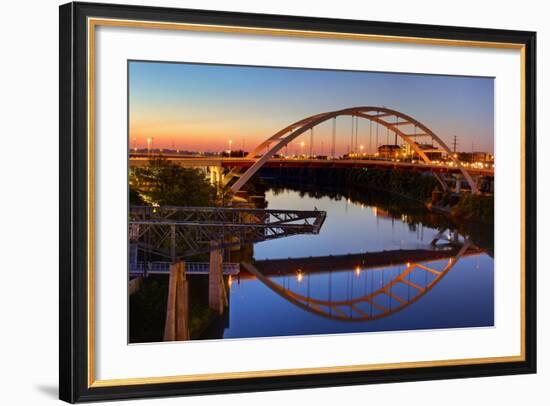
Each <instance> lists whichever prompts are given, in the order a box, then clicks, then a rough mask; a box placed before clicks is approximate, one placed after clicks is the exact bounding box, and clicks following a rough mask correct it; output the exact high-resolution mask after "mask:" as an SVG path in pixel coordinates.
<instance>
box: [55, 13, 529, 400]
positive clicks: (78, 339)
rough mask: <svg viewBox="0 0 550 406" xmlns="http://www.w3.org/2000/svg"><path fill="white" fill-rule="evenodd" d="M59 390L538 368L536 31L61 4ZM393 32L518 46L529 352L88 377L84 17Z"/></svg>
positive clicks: (93, 396) (218, 388)
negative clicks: (441, 361) (202, 377)
mask: <svg viewBox="0 0 550 406" xmlns="http://www.w3.org/2000/svg"><path fill="white" fill-rule="evenodd" d="M59 13H60V33H59V49H60V60H59V62H60V72H59V73H60V76H59V80H60V87H59V92H60V93H59V94H60V105H59V124H60V140H59V144H60V160H59V173H60V178H59V181H60V196H59V197H60V208H59V210H60V211H59V217H60V222H59V228H60V252H59V262H60V268H59V272H60V273H59V302H60V303H59V312H60V313H59V316H60V327H59V335H60V341H59V353H60V358H59V363H60V375H59V397H60V399H62V400H64V401H67V402H71V403H73V402H82V401H98V400H113V399H125V398H145V397H159V396H180V395H194V394H213V393H234V392H247V391H265V390H275V389H294V388H311V387H325V386H341V385H357V384H372V383H385V382H403V381H420V380H428V379H449V378H465V377H481V376H496V375H511V374H526V373H535V372H536V142H535V136H536V33H534V32H527V31H510V30H497V29H480V28H463V27H445V26H434V25H420V24H402V23H389V22H374V21H357V20H342V19H326V18H310V17H295V16H282V15H261V14H248V13H234V12H218V11H205V10H188V9H173V8H158V7H143V6H124V5H112V4H93V3H69V4H65V5H62V6H60V9H59ZM89 17H102V18H117V19H133V20H140V21H162V22H175V23H195V24H210V25H225V26H241V27H259V28H269V29H287V30H288V29H292V30H302V31H322V32H334V33H353V34H369V35H382V36H384V35H389V36H398V37H401V36H403V37H414V38H428V39H446V40H458V41H484V42H495V43H513V44H520V45H522V46H524V52H525V55H524V56H525V66H524V69H525V71H524V74H525V81H524V92H525V94H524V101H525V106H524V133H525V137H524V148H525V167H524V172H525V177H524V179H525V184H524V191H525V196H524V197H523V201H524V205H525V206H524V208H525V211H524V219H523V221H524V229H525V241H524V248H525V251H524V252H525V255H524V267H525V281H524V289H525V290H524V307H525V318H524V334H525V342H524V349H525V357H524V360H522V361H517V362H495V363H483V364H479V363H478V364H472V365H452V366H436V367H415V368H399V369H391V370H373V371H363V372H335V373H312V374H304V375H289V376H276V377H255V378H239V379H221V380H206V381H197V382H172V383H150V384H135V385H119V386H99V387H94V386H90V384H89V377H88V367H89V365H88V362H89V353H88V339H89V337H88V333H89V331H88V321H89V320H88V312H87V306H88V299H89V297H88V294H89V286H88V280H87V278H86V270H87V266H88V260H89V258H88V244H87V238H88V237H87V236H88V223H87V222H88V217H87V210H88V205H89V203H90V200H89V199H90V196H89V194H88V189H87V181H88V180H87V167H88V161H87V159H88V158H87V157H88V151H87V148H88V147H87V145H88V144H87V132H86V131H87V124H88V122H87V119H88V108H87V98H88V94H87V62H88V61H87V58H88V56H87V53H86V49H87V23H86V21H87V19H88V18H89Z"/></svg>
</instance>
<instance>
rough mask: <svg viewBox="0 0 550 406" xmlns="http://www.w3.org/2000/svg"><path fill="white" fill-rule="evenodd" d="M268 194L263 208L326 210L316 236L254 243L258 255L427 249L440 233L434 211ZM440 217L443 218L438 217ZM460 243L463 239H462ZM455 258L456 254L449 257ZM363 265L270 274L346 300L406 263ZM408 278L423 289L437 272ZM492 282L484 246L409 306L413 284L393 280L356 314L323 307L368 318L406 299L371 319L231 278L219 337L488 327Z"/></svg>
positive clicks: (309, 292)
mask: <svg viewBox="0 0 550 406" xmlns="http://www.w3.org/2000/svg"><path fill="white" fill-rule="evenodd" d="M266 199H267V201H268V208H274V209H290V208H292V209H301V210H312V209H314V208H317V209H319V210H324V211H326V212H327V218H326V221H325V223H324V225H323V227H322V229H321V232H320V234H319V235H301V236H293V237H287V238H282V239H279V240H273V241H267V242H263V243H259V244H256V245H255V246H254V259H255V260H256V261H261V260H265V259H281V258H289V257H291V258H306V257H316V256H326V255H345V254H357V253H365V252H369V253H377V252H378V253H380V252H383V251H392V250H427V249H431V246H430V242H431V241H432V239H433V238H434V236H435V235H437V234H438V232H439V231H440V230H439V229H438V228H437V227H436V226H435V225H433V224H434V222H433V219H434V215H433V214H430V218H431V220H432V221H426V222H423V221H418V220H417V219H416V220H414V221H412V220H411V218H410V216H409V215H408V214H401V215H396V214H395V210H393V211H392V213H393V215H392V216H390V215H389V214H388V213H387V212H386V211H384V210H383V209H382V208H380V207H376V206H372V205H368V204H362V203H357V202H353V201H350V200H349V199H345V198H343V199H335V198H332V197H328V196H321V197H311V196H308V195H307V194H303V193H300V192H297V191H293V190H280V189H279V190H278V191H276V192H275V191H274V190H269V191H268V192H267V193H266ZM404 212H405V211H404ZM441 220H442V223H445V220H444V219H443V218H442V219H441ZM436 223H437V222H436ZM430 225H431V226H430ZM440 228H441V229H445V227H440ZM459 241H460V243H462V242H463V241H464V239H463V238H462V237H460V239H459ZM460 245H461V244H460ZM481 248H483V247H481ZM456 251H457V249H456V248H455V252H456ZM487 252H490V250H488V251H487ZM452 257H453V255H450V256H449V258H452ZM449 258H445V259H439V260H435V261H433V260H432V261H424V262H422V261H420V262H417V263H418V264H420V265H425V266H427V267H429V268H430V269H434V270H437V271H441V270H443V269H444V268H445V267H446V266H447V265H449V264H450V261H453V260H452V259H449ZM400 262H402V261H400ZM409 265H410V263H409ZM367 268H368V267H365V269H361V267H359V268H357V267H355V266H354V267H349V269H344V270H341V269H340V270H334V271H332V270H329V271H324V272H300V270H299V267H297V269H296V272H288V271H287V272H285V273H284V275H279V276H277V275H276V276H270V279H271V280H272V281H273V282H275V283H277V284H278V285H280V286H282V287H284V288H285V289H287V290H289V291H291V292H293V293H296V294H299V295H302V296H303V297H310V298H315V299H320V300H329V301H349V300H353V299H355V298H360V297H365V295H368V294H370V293H372V292H374V291H376V290H377V289H379V288H380V287H382V286H384V285H386V284H388V283H390V282H391V281H392V280H394V279H396V278H397V277H398V276H399V275H400V274H401V273H402V272H403V271H404V270H405V269H406V268H407V263H401V264H396V265H387V266H382V267H375V268H372V267H371V268H368V269H367ZM406 279H407V280H408V281H409V282H412V283H413V284H415V285H417V286H421V287H422V286H427V285H428V284H429V283H430V281H431V280H433V279H434V274H433V273H431V272H428V271H426V270H424V269H423V268H420V267H419V268H415V270H414V271H413V272H411V273H410V274H409V275H408V276H407V278H406ZM493 281H494V275H493V258H491V256H490V255H488V254H487V253H484V252H482V253H476V254H474V255H466V256H462V257H461V258H460V259H458V261H457V262H456V263H454V264H453V266H452V267H451V269H450V270H449V271H448V272H447V273H446V274H445V275H444V276H443V277H441V278H440V280H439V281H438V282H437V284H435V285H434V286H433V288H432V289H431V290H428V291H427V293H425V294H424V295H422V296H421V297H419V298H418V300H416V301H413V302H412V303H410V304H409V302H410V299H411V298H412V297H414V296H415V294H416V293H417V292H418V291H417V290H415V289H414V288H412V287H411V285H407V284H403V283H401V284H398V285H396V286H395V288H394V289H395V291H394V292H393V293H394V294H395V295H396V296H397V297H398V298H393V297H391V296H387V295H382V296H379V297H376V299H374V300H373V301H374V302H375V303H374V304H370V303H368V302H364V303H362V304H360V305H358V307H359V308H360V309H359V310H357V312H355V311H352V310H351V307H349V306H347V307H346V306H341V307H339V309H332V310H330V309H329V308H328V307H322V309H321V310H323V311H324V313H331V314H332V315H340V316H342V315H344V316H346V315H347V316H351V315H352V314H351V313H353V314H354V315H355V316H359V315H360V313H359V312H362V314H363V315H369V316H372V315H373V314H377V313H378V314H380V313H382V311H381V310H380V309H390V310H391V309H396V308H398V307H399V306H400V305H401V304H403V303H407V304H406V305H405V306H402V308H401V309H400V310H398V311H390V312H389V314H388V315H386V316H383V317H380V318H378V319H376V320H372V319H371V320H362V321H349V320H338V319H337V318H336V317H330V315H328V316H327V315H325V316H322V315H319V314H316V313H314V312H311V311H309V310H307V309H303V308H301V307H299V306H297V305H296V304H295V303H292V302H291V301H289V300H288V299H287V298H284V297H281V296H280V295H279V294H277V293H275V292H274V291H273V290H271V289H270V288H269V287H267V286H266V285H265V284H264V283H262V282H261V281H259V280H257V279H255V278H250V277H249V278H245V277H244V276H243V277H242V278H240V279H233V280H232V283H231V287H230V305H229V312H230V313H229V325H228V327H227V328H225V330H224V333H223V337H224V338H242V337H265V336H284V335H303V334H327V333H349V332H370V331H388V330H415V329H433V328H456V327H481V326H492V325H493V314H494V290H493ZM399 298H400V300H398V299H399ZM377 305H378V306H377ZM375 306H377V307H375ZM377 308H378V310H377ZM354 318H357V317H354Z"/></svg>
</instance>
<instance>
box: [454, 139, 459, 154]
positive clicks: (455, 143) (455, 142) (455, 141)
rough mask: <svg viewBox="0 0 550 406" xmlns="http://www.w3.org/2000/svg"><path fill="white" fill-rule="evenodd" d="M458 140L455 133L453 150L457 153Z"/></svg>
mask: <svg viewBox="0 0 550 406" xmlns="http://www.w3.org/2000/svg"><path fill="white" fill-rule="evenodd" d="M457 144H458V143H457V140H456V135H453V152H454V153H456V146H457Z"/></svg>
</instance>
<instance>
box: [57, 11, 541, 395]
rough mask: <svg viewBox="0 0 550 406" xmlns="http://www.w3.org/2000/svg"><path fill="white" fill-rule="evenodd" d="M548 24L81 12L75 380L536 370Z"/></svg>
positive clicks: (71, 158)
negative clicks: (538, 43) (540, 79)
mask: <svg viewBox="0 0 550 406" xmlns="http://www.w3.org/2000/svg"><path fill="white" fill-rule="evenodd" d="M535 40H536V35H535V33H534V32H524V31H508V30H495V29H482V28H461V27H445V26H428V25H416V24H398V23H388V22H372V21H355V20H335V19H319V18H309V17H291V16H280V15H258V14H246V13H230V12H217V11H204V10H183V9H167V8H155V7H141V6H121V5H105V4H93V3H69V4H66V5H63V6H61V7H60V236H61V241H60V247H61V248H60V398H61V399H62V400H65V401H68V402H80V401H94V400H109V399H121V398H139V397H155V396H174V395H191V394H208V393H228V392H239V391H257V390H272V389H290V388H305V387H321V386H333V385H353V384H369V383H379V382H400V381H412V380H426V379H447V378H462V377H477V376H488V375H505V374H521V373H534V372H535V371H536V342H535V338H536V325H535V320H536V308H535V303H536V297H535V292H536V263H535V261H536V259H535V258H536V241H535V239H536V207H535V205H536V190H535V187H536V186H535V185H536V170H535V167H536V165H535V111H536V108H535V48H536V47H535Z"/></svg>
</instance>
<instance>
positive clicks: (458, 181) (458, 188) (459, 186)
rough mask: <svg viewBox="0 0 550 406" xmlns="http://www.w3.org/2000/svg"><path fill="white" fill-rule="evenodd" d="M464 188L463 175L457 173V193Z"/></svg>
mask: <svg viewBox="0 0 550 406" xmlns="http://www.w3.org/2000/svg"><path fill="white" fill-rule="evenodd" d="M461 190H462V176H460V175H455V193H460V191H461Z"/></svg>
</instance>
